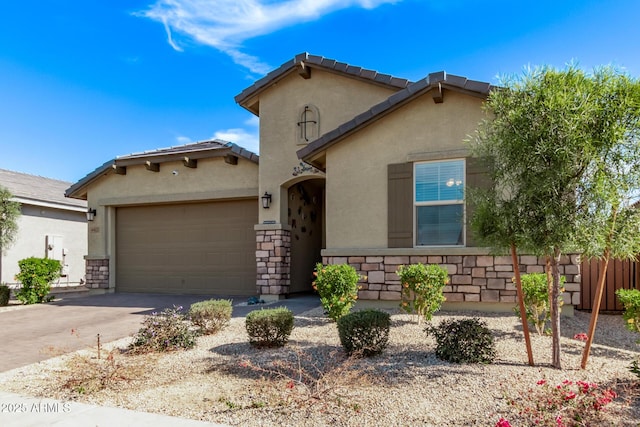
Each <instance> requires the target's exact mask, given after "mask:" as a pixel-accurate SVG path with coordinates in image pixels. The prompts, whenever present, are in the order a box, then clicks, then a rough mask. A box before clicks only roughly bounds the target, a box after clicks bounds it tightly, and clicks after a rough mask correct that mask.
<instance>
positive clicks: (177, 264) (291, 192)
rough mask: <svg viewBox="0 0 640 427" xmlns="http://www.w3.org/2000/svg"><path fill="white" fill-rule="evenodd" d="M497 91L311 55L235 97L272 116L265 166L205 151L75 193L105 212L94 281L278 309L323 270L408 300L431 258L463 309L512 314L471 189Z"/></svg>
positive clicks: (379, 296)
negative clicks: (486, 307) (403, 283)
mask: <svg viewBox="0 0 640 427" xmlns="http://www.w3.org/2000/svg"><path fill="white" fill-rule="evenodd" d="M492 89H493V87H492V86H491V85H490V84H489V83H484V82H479V81H474V80H469V79H467V78H465V77H460V76H454V75H448V74H446V73H445V72H437V73H433V74H429V75H428V76H427V77H425V78H424V79H422V80H419V81H416V82H413V81H409V80H407V79H402V78H397V77H393V76H390V75H386V74H380V73H378V72H376V71H373V70H368V69H363V68H360V67H356V66H353V65H349V64H345V63H341V62H337V61H335V60H332V59H327V58H323V57H320V56H314V55H309V54H307V53H303V54H300V55H297V56H296V57H294V58H293V59H292V60H290V61H288V62H286V63H284V64H282V65H281V66H280V67H279V68H277V69H275V70H273V71H272V72H270V73H269V74H267V75H266V76H264V77H263V78H261V79H260V80H258V81H256V82H255V83H254V84H253V85H251V86H250V87H248V88H246V89H245V90H243V91H242V92H241V93H240V94H239V95H237V96H236V98H235V100H236V102H237V103H238V104H239V105H240V106H242V107H243V108H245V109H246V110H248V111H249V112H251V113H253V114H255V115H256V116H258V117H259V118H260V159H259V160H258V156H256V155H255V154H253V153H250V152H247V151H244V150H242V149H241V148H240V147H238V146H236V145H234V144H231V143H226V142H224V141H204V142H199V143H195V144H188V145H185V146H181V147H173V148H169V149H161V150H156V151H151V152H146V153H139V154H134V155H130V156H123V157H118V158H116V159H114V160H112V161H109V162H107V163H105V164H104V165H102V166H101V167H99V168H98V169H96V171H94V172H93V173H91V174H89V175H88V176H87V177H85V178H84V179H82V180H81V181H79V182H78V183H76V184H74V185H73V186H72V187H71V188H69V189H68V190H67V196H69V197H73V198H80V199H83V200H88V202H89V207H90V208H91V209H95V210H96V217H95V220H94V221H93V222H92V223H91V224H90V225H89V254H88V257H87V281H88V282H89V283H90V284H92V286H95V287H100V288H104V289H108V290H123V291H161V292H195V293H231V294H240V295H255V294H259V295H261V296H262V297H263V298H272V299H273V298H280V297H283V296H286V295H288V294H291V293H296V292H302V291H306V290H309V289H311V282H312V272H313V269H314V265H315V263H316V262H324V263H349V264H351V265H353V266H354V267H355V268H356V269H357V270H358V271H360V272H361V273H362V274H364V275H366V276H367V279H366V280H364V281H363V282H362V289H361V291H360V298H361V299H372V300H398V299H400V282H399V280H398V277H397V276H396V275H395V271H396V269H397V267H398V266H399V265H402V264H407V263H414V262H423V263H438V264H441V265H444V266H446V268H447V269H448V270H449V273H450V276H451V283H450V284H449V285H448V286H447V287H446V288H445V293H446V296H447V300H448V301H449V302H450V303H452V304H455V303H467V302H475V303H486V304H493V305H495V304H496V303H510V304H513V303H514V302H515V287H514V286H513V285H512V283H511V277H512V276H513V272H512V269H511V259H510V257H502V256H493V255H491V254H490V253H489V250H488V249H487V248H483V247H478V246H477V245H476V244H475V243H474V240H473V236H472V235H471V233H470V230H469V227H468V226H467V221H468V219H469V216H470V212H468V209H467V206H466V201H465V188H467V187H468V186H472V185H478V184H481V183H482V181H483V173H482V170H481V168H479V167H478V165H477V163H476V162H474V161H473V159H472V158H470V157H469V153H468V151H467V148H466V146H465V143H464V140H465V139H466V138H467V137H468V136H469V135H471V134H473V132H474V130H475V129H476V126H477V124H478V123H479V121H480V120H481V119H482V118H483V117H484V114H485V113H484V112H483V110H482V105H483V101H484V100H485V99H486V97H487V95H488V94H489V93H490V91H491V90H492ZM520 261H521V263H522V265H523V270H524V271H526V272H534V271H542V270H543V265H544V264H543V262H542V260H540V259H537V258H536V257H532V256H522V257H521V260H520ZM564 264H565V265H564V266H563V269H564V271H563V273H564V274H565V276H566V277H567V284H566V291H567V292H566V295H565V301H566V302H569V301H571V302H572V303H573V304H577V303H578V302H579V290H580V284H579V267H578V260H577V257H567V258H566V259H565V260H564ZM98 269H102V270H103V272H104V273H106V274H97V271H98ZM96 276H97V277H99V278H100V279H99V280H96V279H95V277H96Z"/></svg>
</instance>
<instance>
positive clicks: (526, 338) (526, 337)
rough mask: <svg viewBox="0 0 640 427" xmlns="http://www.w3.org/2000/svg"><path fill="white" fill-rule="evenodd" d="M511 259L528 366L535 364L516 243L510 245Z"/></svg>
mask: <svg viewBox="0 0 640 427" xmlns="http://www.w3.org/2000/svg"><path fill="white" fill-rule="evenodd" d="M511 260H512V262H513V272H514V273H515V275H516V288H517V289H518V305H519V307H520V317H521V318H522V332H523V333H524V341H525V343H526V345H527V357H528V358H529V366H535V365H534V363H533V352H532V351H531V337H530V336H529V323H528V322H527V311H526V309H525V307H524V294H523V293H522V280H521V279H520V265H519V263H518V254H517V253H516V245H514V244H512V245H511Z"/></svg>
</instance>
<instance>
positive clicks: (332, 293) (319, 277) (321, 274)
mask: <svg viewBox="0 0 640 427" xmlns="http://www.w3.org/2000/svg"><path fill="white" fill-rule="evenodd" d="M313 274H314V275H315V276H316V280H315V282H313V288H314V289H315V290H316V291H318V294H319V295H320V303H321V304H322V307H323V308H324V309H325V311H326V312H327V315H328V316H329V317H330V318H331V319H333V320H338V319H339V318H340V317H342V316H344V315H345V314H347V313H349V311H350V310H351V307H353V305H354V304H355V302H356V300H357V299H358V281H359V280H360V278H361V276H360V275H359V274H358V272H357V271H356V269H355V268H353V267H352V266H350V265H348V264H330V265H322V264H321V263H318V264H317V265H316V271H315V273H313Z"/></svg>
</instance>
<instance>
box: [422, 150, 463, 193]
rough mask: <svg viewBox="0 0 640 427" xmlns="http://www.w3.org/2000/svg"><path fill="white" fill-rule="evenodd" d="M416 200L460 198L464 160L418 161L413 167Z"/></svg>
mask: <svg viewBox="0 0 640 427" xmlns="http://www.w3.org/2000/svg"><path fill="white" fill-rule="evenodd" d="M415 184H416V186H415V197H416V199H415V200H416V202H417V203H420V202H440V201H453V200H462V199H463V197H464V162H463V161H461V160H453V161H446V162H431V163H420V164H417V165H416V168H415Z"/></svg>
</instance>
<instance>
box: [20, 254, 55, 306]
mask: <svg viewBox="0 0 640 427" xmlns="http://www.w3.org/2000/svg"><path fill="white" fill-rule="evenodd" d="M18 267H20V272H19V273H18V274H16V279H18V281H19V282H20V283H21V284H22V287H21V288H20V289H19V290H18V292H16V298H18V299H19V300H20V301H22V303H23V304H38V303H42V302H48V301H51V299H52V298H50V297H47V295H49V291H50V290H51V282H53V281H54V280H56V279H57V278H58V277H60V269H61V268H62V265H61V264H60V261H58V260H55V259H48V258H35V257H31V258H25V259H23V260H20V261H18Z"/></svg>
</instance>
